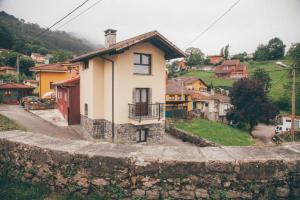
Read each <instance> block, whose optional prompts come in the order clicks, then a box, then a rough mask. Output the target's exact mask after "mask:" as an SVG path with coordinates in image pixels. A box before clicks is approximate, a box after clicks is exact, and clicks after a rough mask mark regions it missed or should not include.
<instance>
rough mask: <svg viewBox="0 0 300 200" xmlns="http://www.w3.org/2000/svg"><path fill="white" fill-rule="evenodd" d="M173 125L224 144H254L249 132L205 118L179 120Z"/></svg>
mask: <svg viewBox="0 0 300 200" xmlns="http://www.w3.org/2000/svg"><path fill="white" fill-rule="evenodd" d="M175 127H176V128H179V129H182V130H185V131H188V132H190V133H192V134H194V135H198V136H200V137H203V138H205V139H207V140H210V141H212V142H215V143H218V144H221V145H224V146H250V145H254V144H255V141H254V140H253V139H252V137H251V136H250V135H249V133H247V132H245V131H242V130H239V129H236V128H232V127H230V126H228V125H226V124H223V123H219V122H213V121H209V120H206V119H195V120H190V121H179V122H176V124H175Z"/></svg>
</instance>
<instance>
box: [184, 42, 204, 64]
mask: <svg viewBox="0 0 300 200" xmlns="http://www.w3.org/2000/svg"><path fill="white" fill-rule="evenodd" d="M185 53H186V55H187V56H186V58H185V62H186V64H187V65H188V66H196V65H201V64H203V63H204V59H205V57H204V53H202V51H201V50H200V49H199V48H195V47H190V48H188V49H186V51H185Z"/></svg>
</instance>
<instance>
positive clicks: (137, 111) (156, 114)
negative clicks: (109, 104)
mask: <svg viewBox="0 0 300 200" xmlns="http://www.w3.org/2000/svg"><path fill="white" fill-rule="evenodd" d="M128 106H129V119H133V120H136V121H139V122H141V121H142V120H146V119H158V120H160V119H161V118H163V116H164V104H163V103H155V104H147V103H136V104H128Z"/></svg>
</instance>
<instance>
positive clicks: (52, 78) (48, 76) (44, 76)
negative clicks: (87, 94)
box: [36, 72, 71, 97]
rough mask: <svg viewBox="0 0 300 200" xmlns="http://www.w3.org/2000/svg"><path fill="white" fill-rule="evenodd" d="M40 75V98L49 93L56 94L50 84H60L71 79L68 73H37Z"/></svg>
mask: <svg viewBox="0 0 300 200" xmlns="http://www.w3.org/2000/svg"><path fill="white" fill-rule="evenodd" d="M36 73H38V74H39V75H38V78H39V80H40V82H39V94H40V97H41V96H43V95H44V94H45V93H47V92H54V89H50V82H53V83H54V82H58V81H62V80H65V79H68V78H71V74H70V73H68V72H36Z"/></svg>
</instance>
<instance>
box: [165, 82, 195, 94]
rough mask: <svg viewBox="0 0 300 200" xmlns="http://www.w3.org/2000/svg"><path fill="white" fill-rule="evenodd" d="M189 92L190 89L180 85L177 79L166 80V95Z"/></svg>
mask: <svg viewBox="0 0 300 200" xmlns="http://www.w3.org/2000/svg"><path fill="white" fill-rule="evenodd" d="M182 93H183V94H191V91H190V90H187V89H185V88H184V87H182V86H181V83H180V82H179V81H175V80H168V82H167V88H166V94H168V95H175V94H182Z"/></svg>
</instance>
